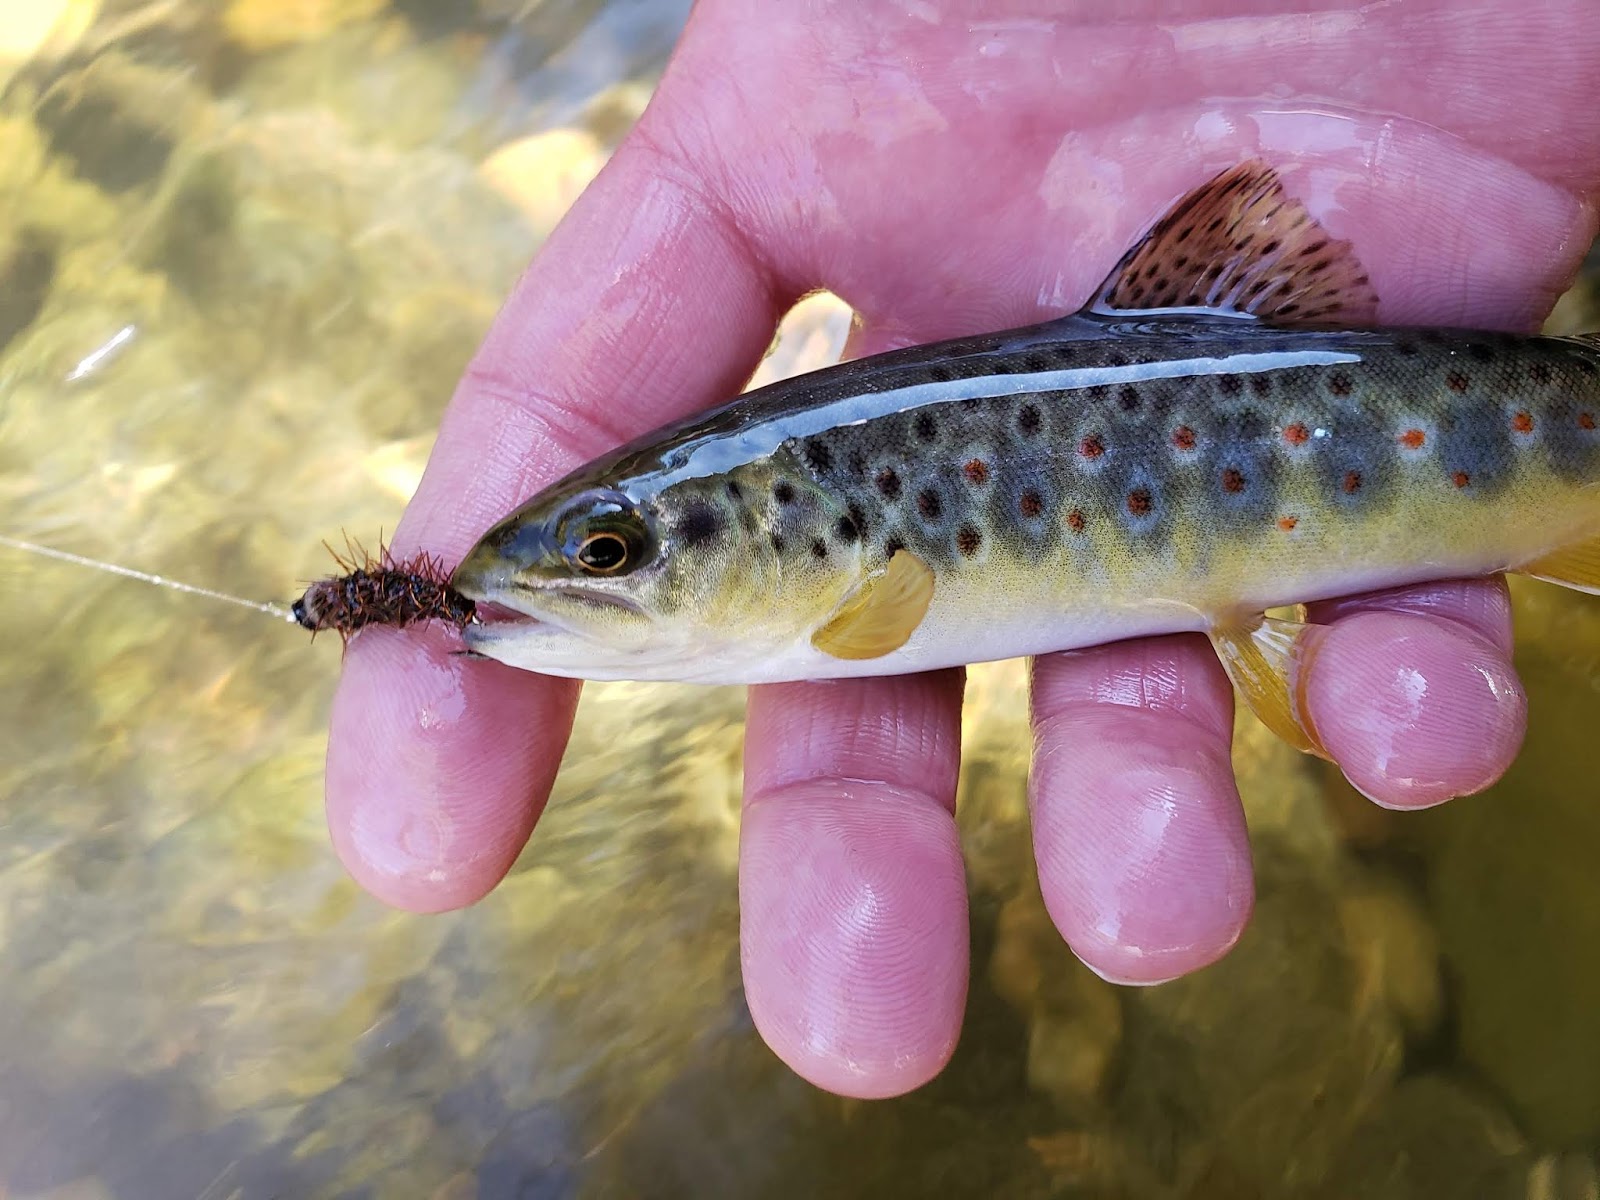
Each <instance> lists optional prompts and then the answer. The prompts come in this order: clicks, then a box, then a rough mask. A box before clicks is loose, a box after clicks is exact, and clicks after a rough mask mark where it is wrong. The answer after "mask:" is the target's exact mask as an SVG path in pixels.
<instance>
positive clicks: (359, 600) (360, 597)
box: [290, 543, 476, 641]
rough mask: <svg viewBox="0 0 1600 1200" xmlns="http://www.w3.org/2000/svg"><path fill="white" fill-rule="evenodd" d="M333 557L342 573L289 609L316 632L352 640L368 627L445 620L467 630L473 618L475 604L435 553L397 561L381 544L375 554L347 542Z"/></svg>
mask: <svg viewBox="0 0 1600 1200" xmlns="http://www.w3.org/2000/svg"><path fill="white" fill-rule="evenodd" d="M324 545H326V543H324ZM328 553H330V554H332V555H333V561H334V562H336V563H338V564H339V569H340V571H341V572H342V573H341V574H339V575H333V576H329V577H328V578H326V579H319V580H318V581H317V582H316V583H313V584H312V585H311V586H310V587H308V588H307V589H306V590H305V594H304V595H302V596H301V597H300V599H298V600H296V601H295V602H294V605H293V607H292V608H291V609H290V612H291V613H292V614H293V616H294V619H295V621H296V622H298V623H299V624H300V625H301V626H302V627H304V628H306V629H309V630H311V632H312V633H313V634H316V633H321V632H323V631H324V630H330V629H331V630H334V631H335V632H337V633H338V634H339V636H340V637H341V638H342V639H344V640H345V641H349V640H350V635H351V634H353V633H355V632H356V630H358V629H363V628H365V627H366V626H368V625H393V626H395V627H397V628H402V629H403V628H405V627H406V626H407V625H416V624H420V623H421V622H423V621H443V622H445V623H446V624H449V625H454V626H455V627H456V628H457V629H464V628H465V627H466V626H467V625H469V624H471V622H472V620H473V617H474V613H475V612H476V608H475V606H474V605H473V602H472V601H471V600H468V599H467V598H466V597H465V596H463V595H462V594H461V593H460V592H458V591H456V590H455V589H454V588H452V587H451V586H450V582H449V581H450V573H449V572H448V571H446V570H445V569H444V565H443V564H442V563H441V562H440V561H439V559H438V558H436V557H434V556H433V555H431V554H427V553H418V554H414V555H412V556H411V557H410V558H404V559H397V558H395V557H394V555H392V554H391V553H390V552H389V550H388V548H387V547H386V546H383V545H381V544H380V545H379V547H378V553H377V554H375V555H374V554H368V553H367V552H366V551H365V550H364V549H362V548H361V546H360V544H359V543H357V544H355V545H353V546H352V545H349V544H348V543H347V553H346V554H344V555H341V554H340V553H339V552H338V551H337V550H335V549H334V548H333V547H332V546H329V547H328Z"/></svg>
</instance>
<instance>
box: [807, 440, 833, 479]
mask: <svg viewBox="0 0 1600 1200" xmlns="http://www.w3.org/2000/svg"><path fill="white" fill-rule="evenodd" d="M805 460H806V465H807V466H809V467H810V468H811V469H812V470H813V471H816V472H817V473H818V474H821V473H822V472H824V471H831V470H833V451H832V450H829V449H828V445H827V443H826V442H823V441H821V440H819V439H817V438H812V439H811V440H810V441H808V442H806V444H805Z"/></svg>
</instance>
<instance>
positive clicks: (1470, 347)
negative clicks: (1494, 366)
mask: <svg viewBox="0 0 1600 1200" xmlns="http://www.w3.org/2000/svg"><path fill="white" fill-rule="evenodd" d="M1467 353H1468V354H1470V355H1472V357H1473V358H1475V359H1477V360H1478V361H1479V362H1481V363H1486V362H1493V361H1494V347H1493V346H1490V345H1489V344H1488V343H1486V342H1468V343H1467Z"/></svg>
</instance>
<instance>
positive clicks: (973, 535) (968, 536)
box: [956, 525, 983, 558]
mask: <svg viewBox="0 0 1600 1200" xmlns="http://www.w3.org/2000/svg"><path fill="white" fill-rule="evenodd" d="M982 545H983V535H982V534H981V533H979V532H978V529H977V526H975V525H963V526H962V527H961V528H960V529H959V530H957V531H956V549H958V550H960V551H961V553H962V554H963V555H964V556H965V557H967V558H971V557H972V556H973V555H974V554H976V553H977V552H978V547H980V546H982Z"/></svg>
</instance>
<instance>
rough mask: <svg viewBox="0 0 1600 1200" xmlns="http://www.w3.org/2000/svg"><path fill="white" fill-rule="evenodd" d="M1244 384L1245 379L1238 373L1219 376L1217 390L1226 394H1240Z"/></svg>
mask: <svg viewBox="0 0 1600 1200" xmlns="http://www.w3.org/2000/svg"><path fill="white" fill-rule="evenodd" d="M1243 386H1244V381H1243V380H1242V379H1240V378H1239V377H1238V376H1237V375H1218V376H1217V391H1219V392H1221V393H1222V394H1223V395H1224V396H1237V395H1238V394H1239V390H1240V389H1241V388H1242V387H1243Z"/></svg>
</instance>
